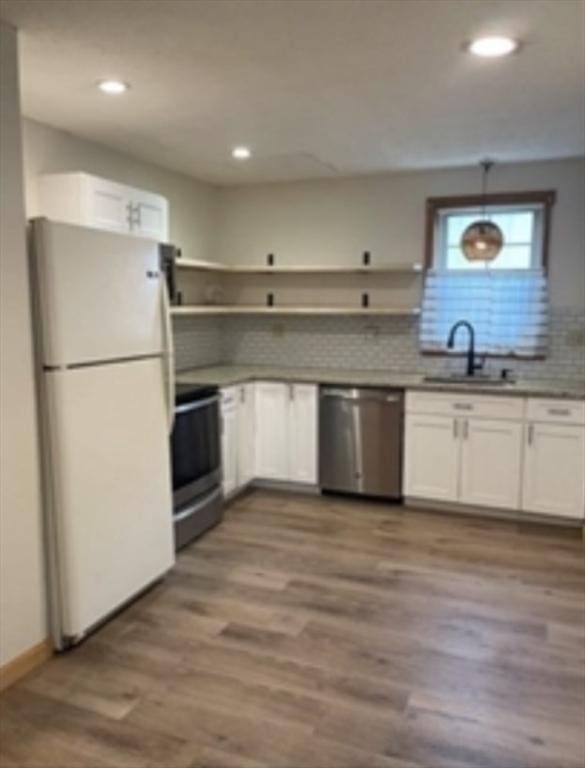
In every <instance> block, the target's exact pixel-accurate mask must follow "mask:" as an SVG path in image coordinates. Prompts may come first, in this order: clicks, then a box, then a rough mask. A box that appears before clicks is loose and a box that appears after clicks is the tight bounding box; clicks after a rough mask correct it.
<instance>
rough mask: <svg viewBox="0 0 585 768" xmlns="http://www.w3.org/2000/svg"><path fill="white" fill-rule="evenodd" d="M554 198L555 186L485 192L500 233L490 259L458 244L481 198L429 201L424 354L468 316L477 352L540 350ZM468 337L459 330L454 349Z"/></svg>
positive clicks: (437, 349) (533, 353)
mask: <svg viewBox="0 0 585 768" xmlns="http://www.w3.org/2000/svg"><path fill="white" fill-rule="evenodd" d="M554 199H555V194H554V192H537V193H513V194H504V195H488V196H487V198H486V209H485V210H486V218H489V219H491V220H492V221H493V222H494V223H496V224H497V225H498V226H499V227H500V229H501V230H502V234H503V236H504V246H503V248H502V250H501V251H500V253H499V254H498V256H497V258H496V259H494V261H492V262H470V261H468V260H467V259H466V258H465V256H464V255H463V253H462V251H461V247H460V241H461V236H462V234H463V232H464V230H465V228H466V227H467V226H468V225H469V224H471V222H473V221H475V220H477V218H478V217H480V216H481V215H482V199H481V197H472V198H433V199H431V200H429V201H428V203H427V242H426V266H427V273H426V277H425V288H424V297H423V307H422V320H421V333H420V338H421V349H422V351H423V352H434V353H446V352H447V350H446V341H447V337H448V335H449V330H450V328H451V327H452V325H453V324H454V323H456V322H457V321H458V320H468V321H469V322H471V323H472V325H473V326H474V328H475V332H476V346H477V349H478V351H479V352H480V353H482V354H486V355H495V356H514V357H541V356H543V355H544V354H545V352H546V345H547V327H548V284H547V282H548V281H547V275H546V267H547V251H548V234H549V232H548V230H549V221H550V207H551V205H552V203H553V202H554ZM466 343H467V341H466V339H465V334H461V335H460V336H459V337H458V346H457V347H456V349H455V351H456V352H457V351H459V352H460V351H462V349H463V348H464V347H465V345H466Z"/></svg>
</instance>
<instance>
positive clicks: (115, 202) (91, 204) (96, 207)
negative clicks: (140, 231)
mask: <svg viewBox="0 0 585 768" xmlns="http://www.w3.org/2000/svg"><path fill="white" fill-rule="evenodd" d="M83 185H84V188H85V194H84V209H85V216H84V218H85V223H86V224H87V225H88V226H90V227H95V228H96V229H109V230H111V231H112V232H125V233H128V232H130V198H129V190H128V187H125V186H124V185H123V184H116V182H114V181H108V180H107V179H100V178H98V177H97V176H84V178H83Z"/></svg>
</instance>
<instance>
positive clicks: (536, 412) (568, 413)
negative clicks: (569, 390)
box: [526, 398, 585, 424]
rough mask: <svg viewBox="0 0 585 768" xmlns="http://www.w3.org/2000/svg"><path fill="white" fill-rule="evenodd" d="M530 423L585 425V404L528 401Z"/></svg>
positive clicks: (574, 401)
mask: <svg viewBox="0 0 585 768" xmlns="http://www.w3.org/2000/svg"><path fill="white" fill-rule="evenodd" d="M526 417H527V419H528V420H529V421H540V422H551V423H553V422H554V423H556V424H585V403H584V402H580V401H576V400H540V399H538V400H537V399H536V398H531V399H530V400H528V408H527V412H526Z"/></svg>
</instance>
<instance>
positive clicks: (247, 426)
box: [237, 384, 255, 488]
mask: <svg viewBox="0 0 585 768" xmlns="http://www.w3.org/2000/svg"><path fill="white" fill-rule="evenodd" d="M238 396H239V403H238V451H237V453H238V457H237V465H238V466H237V475H238V488H241V487H243V486H244V485H247V484H248V483H249V482H250V481H251V480H253V478H254V475H255V466H254V437H255V429H254V411H255V404H254V384H242V385H240V386H239V387H238Z"/></svg>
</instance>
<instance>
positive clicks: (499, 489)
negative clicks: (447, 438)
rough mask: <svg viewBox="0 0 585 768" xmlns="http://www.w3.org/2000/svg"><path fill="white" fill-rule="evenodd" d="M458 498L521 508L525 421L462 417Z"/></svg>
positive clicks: (497, 505) (485, 505)
mask: <svg viewBox="0 0 585 768" xmlns="http://www.w3.org/2000/svg"><path fill="white" fill-rule="evenodd" d="M460 427H461V437H462V444H461V446H462V447H461V481H460V494H459V501H460V502H461V503H462V504H474V505H477V506H483V507H501V508H504V509H518V508H519V506H520V488H521V476H522V475H521V472H522V424H521V423H520V422H514V421H500V420H497V419H463V420H461V421H460Z"/></svg>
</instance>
